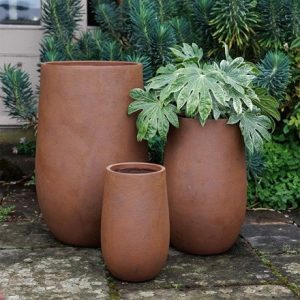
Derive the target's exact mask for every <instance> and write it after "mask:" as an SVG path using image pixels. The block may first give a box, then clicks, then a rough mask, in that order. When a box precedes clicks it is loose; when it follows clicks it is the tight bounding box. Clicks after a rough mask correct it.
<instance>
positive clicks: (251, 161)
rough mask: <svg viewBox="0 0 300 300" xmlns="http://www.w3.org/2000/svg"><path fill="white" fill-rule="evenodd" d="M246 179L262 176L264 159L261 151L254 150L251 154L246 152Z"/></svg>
mask: <svg viewBox="0 0 300 300" xmlns="http://www.w3.org/2000/svg"><path fill="white" fill-rule="evenodd" d="M246 158H247V159H246V161H247V175H248V179H249V180H250V179H251V180H255V179H256V178H258V177H260V176H262V174H263V172H264V169H265V161H264V158H263V153H262V152H257V151H254V152H253V153H252V154H250V153H249V152H247V153H246Z"/></svg>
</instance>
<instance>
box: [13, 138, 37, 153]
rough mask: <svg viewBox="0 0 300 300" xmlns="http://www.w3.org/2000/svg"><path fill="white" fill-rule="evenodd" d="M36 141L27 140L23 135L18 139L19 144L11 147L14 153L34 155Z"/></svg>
mask: <svg viewBox="0 0 300 300" xmlns="http://www.w3.org/2000/svg"><path fill="white" fill-rule="evenodd" d="M35 150H36V141H28V140H26V138H25V137H23V138H21V139H20V142H19V144H18V145H17V146H16V147H14V148H13V153H14V154H23V155H28V156H35Z"/></svg>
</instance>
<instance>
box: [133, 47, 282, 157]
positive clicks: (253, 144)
mask: <svg viewBox="0 0 300 300" xmlns="http://www.w3.org/2000/svg"><path fill="white" fill-rule="evenodd" d="M171 51H172V52H173V55H174V63H172V64H168V65H166V66H164V67H161V68H159V69H158V71H157V75H156V76H155V77H153V78H152V79H150V80H149V83H148V85H147V86H146V87H145V89H144V90H142V89H134V90H132V92H131V97H132V98H133V99H134V101H133V102H132V103H131V104H130V105H129V108H128V113H129V114H132V113H134V112H137V111H140V113H139V115H138V118H137V128H138V135H137V138H138V140H143V139H145V140H150V139H151V138H153V137H154V136H155V135H156V134H158V135H159V136H160V137H161V138H163V139H165V138H166V137H167V134H168V131H169V125H170V124H172V125H173V126H175V127H178V126H179V121H178V116H183V117H188V118H195V119H198V120H199V121H200V123H201V124H202V126H204V125H205V123H206V121H207V120H208V119H215V120H217V119H220V118H226V119H228V124H239V126H240V129H241V132H242V134H243V136H244V141H245V145H246V147H247V149H248V151H249V152H250V153H253V152H254V151H255V150H257V151H259V150H260V149H262V146H263V141H264V140H270V137H271V135H270V133H269V130H270V129H271V128H272V125H273V123H272V119H271V117H275V118H276V119H279V118H280V116H279V112H278V110H277V109H278V103H277V101H276V100H274V99H273V98H272V97H271V96H270V95H268V96H267V97H266V96H265V97H264V101H263V102H262V103H261V102H260V99H259V97H258V95H257V94H256V92H255V89H254V86H253V82H254V79H255V78H256V76H255V74H254V72H253V66H251V65H250V64H247V63H246V62H245V61H244V59H243V58H241V57H238V58H235V59H232V58H231V57H230V55H229V53H228V48H227V46H226V45H225V56H226V59H224V60H222V61H221V62H220V63H217V62H204V61H203V60H202V58H203V51H202V49H200V48H199V47H198V46H197V45H196V44H192V45H188V44H183V46H182V47H181V48H179V49H174V48H171ZM260 91H261V90H260ZM265 98H268V99H271V100H270V101H266V100H265Z"/></svg>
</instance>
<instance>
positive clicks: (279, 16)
mask: <svg viewBox="0 0 300 300" xmlns="http://www.w3.org/2000/svg"><path fill="white" fill-rule="evenodd" d="M284 2H285V1H283V0H260V1H258V11H259V12H260V19H261V21H260V26H259V29H258V32H259V43H260V45H261V46H262V47H263V48H265V49H279V48H282V46H283V43H284V42H285V36H286V30H287V27H288V25H287V22H289V21H288V20H286V19H285V14H286V10H285V8H286V7H285V5H284Z"/></svg>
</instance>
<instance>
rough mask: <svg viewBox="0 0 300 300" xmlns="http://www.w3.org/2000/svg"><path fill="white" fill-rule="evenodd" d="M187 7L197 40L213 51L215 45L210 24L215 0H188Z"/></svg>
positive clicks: (207, 49) (206, 48)
mask: <svg viewBox="0 0 300 300" xmlns="http://www.w3.org/2000/svg"><path fill="white" fill-rule="evenodd" d="M186 2H187V7H188V9H189V15H190V19H191V23H192V30H193V32H194V34H195V36H194V37H195V39H194V41H193V42H195V41H199V43H200V44H201V45H202V46H203V48H204V49H205V50H206V51H211V50H212V48H213V46H214V44H215V43H214V39H213V35H212V33H213V32H212V28H211V26H210V20H211V11H212V8H213V5H214V1H213V0H187V1H186Z"/></svg>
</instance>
